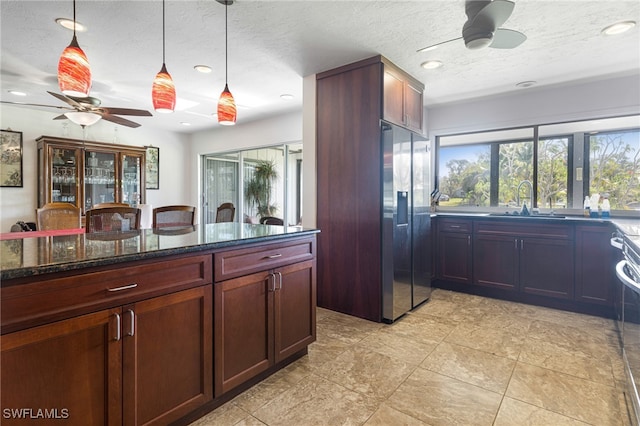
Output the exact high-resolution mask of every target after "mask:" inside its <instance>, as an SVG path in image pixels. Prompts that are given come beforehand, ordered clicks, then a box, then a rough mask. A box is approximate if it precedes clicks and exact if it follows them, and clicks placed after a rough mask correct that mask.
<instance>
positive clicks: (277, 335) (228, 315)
mask: <svg viewBox="0 0 640 426" xmlns="http://www.w3.org/2000/svg"><path fill="white" fill-rule="evenodd" d="M314 247H315V240H313V242H312V241H309V240H307V241H302V242H300V243H296V244H294V245H290V246H277V245H276V246H274V247H272V248H270V249H266V250H265V249H264V247H260V248H257V249H256V251H255V252H253V251H251V250H236V251H229V252H226V253H222V254H220V255H218V254H216V260H215V262H216V265H219V264H225V263H226V264H227V265H229V267H228V268H227V270H226V271H227V272H224V273H222V272H221V273H218V270H216V274H218V275H217V276H223V274H228V275H230V276H233V275H234V274H235V271H240V270H242V269H241V268H243V267H242V266H241V265H242V264H241V263H240V262H236V261H235V260H234V259H246V258H254V259H258V261H257V262H256V263H258V264H259V263H260V260H259V259H262V261H263V262H264V263H265V265H269V266H277V264H274V263H275V262H277V263H279V264H282V263H284V265H283V266H277V267H272V268H268V269H265V270H262V271H258V272H254V273H251V274H248V275H242V276H239V277H235V278H231V279H227V280H222V281H219V282H216V283H215V284H214V313H215V314H214V315H215V318H214V331H213V335H214V348H215V350H214V359H215V374H214V377H215V379H214V382H215V383H214V388H215V396H216V397H218V396H220V395H222V394H224V393H226V392H228V391H230V390H232V389H234V388H235V387H237V386H239V385H241V384H243V383H244V382H246V381H248V380H249V379H251V378H253V377H255V376H257V375H258V374H260V373H262V372H264V371H266V370H267V369H269V367H271V366H273V365H275V364H277V363H278V362H280V361H283V360H284V359H286V358H287V357H289V356H291V355H293V354H295V353H297V352H299V351H301V350H304V349H305V348H306V347H307V346H308V345H309V344H311V343H313V342H314V341H315V339H316V314H315V308H316V278H315V276H316V272H315V268H316V266H315V265H316V261H315V259H313V253H314ZM304 253H307V255H305V254H304ZM300 257H309V258H311V260H306V261H302V262H295V263H291V264H286V263H287V258H289V261H291V260H290V259H295V258H300ZM234 264H237V265H238V266H237V269H234V267H233V265H234ZM252 265H255V263H254V264H252Z"/></svg>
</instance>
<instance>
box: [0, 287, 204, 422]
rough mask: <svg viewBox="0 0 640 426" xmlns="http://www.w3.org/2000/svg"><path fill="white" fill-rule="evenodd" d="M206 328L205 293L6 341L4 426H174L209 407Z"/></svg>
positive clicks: (151, 302)
mask: <svg viewBox="0 0 640 426" xmlns="http://www.w3.org/2000/svg"><path fill="white" fill-rule="evenodd" d="M211 323H212V316H211V286H204V287H198V288H193V289H189V290H184V291H180V292H177V293H173V294H169V295H165V296H160V297H156V298H153V299H149V300H146V301H141V302H138V303H134V304H130V305H126V306H123V307H121V308H114V309H108V310H103V311H100V312H96V313H92V314H88V315H83V316H79V317H74V318H71V319H68V320H63V321H58V322H55V323H52V324H47V325H42V326H39V327H34V328H30V329H26V330H23V331H17V332H14V333H10V334H6V335H3V336H2V337H1V340H0V343H1V346H2V358H1V361H0V362H1V364H2V379H1V380H2V390H3V392H2V397H1V398H2V408H3V413H2V415H3V422H2V423H3V424H7V425H11V424H20V425H24V424H33V423H32V422H34V421H36V420H35V418H34V416H37V415H38V412H37V410H38V409H41V410H48V412H44V413H42V415H47V416H58V417H53V418H62V419H64V422H65V424H69V425H88V424H91V425H122V424H124V425H152V424H157V425H161V424H167V423H168V422H170V421H173V420H176V419H178V418H180V417H182V416H184V415H185V414H187V413H188V412H190V411H192V410H193V409H195V408H196V407H198V406H200V405H202V404H203V403H205V402H207V401H208V400H210V399H211V398H212V393H213V392H212V381H211V379H208V378H210V377H211V376H212V364H213V362H212V356H211V350H210V349H207V348H210V347H211V329H212V326H211ZM203 378H204V379H203ZM25 408H29V409H32V411H31V412H25V411H22V412H21V411H20V410H24V409H25ZM5 410H9V411H8V412H7V411H5ZM12 410H14V411H12ZM20 416H22V417H23V418H19V417H20ZM24 417H27V418H24Z"/></svg>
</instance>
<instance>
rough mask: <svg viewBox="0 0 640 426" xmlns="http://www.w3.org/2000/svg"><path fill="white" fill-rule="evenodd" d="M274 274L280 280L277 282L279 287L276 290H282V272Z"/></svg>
mask: <svg viewBox="0 0 640 426" xmlns="http://www.w3.org/2000/svg"><path fill="white" fill-rule="evenodd" d="M276 274H278V277H279V278H280V279H279V280H278V281H279V282H280V287H278V288H277V290H282V272H276Z"/></svg>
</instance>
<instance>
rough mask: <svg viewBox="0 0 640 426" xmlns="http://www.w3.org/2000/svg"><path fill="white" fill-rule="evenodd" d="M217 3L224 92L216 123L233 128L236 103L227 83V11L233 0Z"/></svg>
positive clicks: (221, 96)
mask: <svg viewBox="0 0 640 426" xmlns="http://www.w3.org/2000/svg"><path fill="white" fill-rule="evenodd" d="M217 1H218V3H222V4H224V90H223V91H222V93H221V94H220V99H219V100H218V123H219V124H222V125H223V126H233V125H234V124H236V119H237V110H236V102H235V100H234V99H233V95H232V94H231V92H230V91H229V83H228V81H227V80H228V75H229V72H228V67H229V57H228V41H227V40H228V37H227V32H228V31H227V30H228V22H227V9H228V7H229V5H230V4H233V0H217Z"/></svg>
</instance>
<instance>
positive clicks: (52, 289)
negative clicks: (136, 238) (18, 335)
mask: <svg viewBox="0 0 640 426" xmlns="http://www.w3.org/2000/svg"><path fill="white" fill-rule="evenodd" d="M212 263H213V262H212V256H211V254H208V255H198V256H190V257H180V258H171V259H167V260H162V261H155V262H150V263H142V264H131V263H129V264H124V265H119V264H116V265H113V269H111V270H106V271H105V270H102V271H96V272H87V273H85V274H80V275H74V276H71V277H62V278H50V279H46V278H44V279H43V280H42V281H40V282H35V283H31V284H23V285H20V284H18V285H13V286H11V285H7V284H8V283H3V284H4V286H3V287H2V289H1V290H0V295H1V297H0V298H1V300H0V306H1V309H2V320H1V324H2V334H5V333H9V332H11V331H16V330H19V329H23V328H26V327H33V326H36V325H41V324H46V323H49V322H52V321H58V320H61V319H66V318H71V317H73V316H76V315H81V314H85V313H89V312H93V311H95V310H97V309H104V308H109V307H114V306H119V305H122V304H125V303H132V302H136V301H139V300H143V299H147V298H150V297H155V296H159V295H162V294H168V293H172V292H174V291H178V290H184V289H187V288H191V287H197V286H201V285H205V284H210V283H211V282H212V277H213V271H212Z"/></svg>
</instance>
